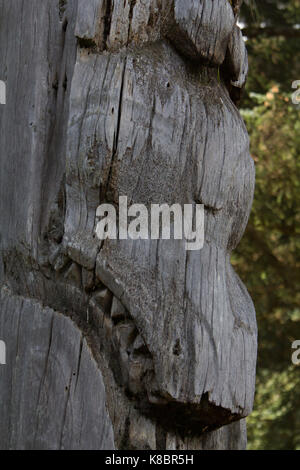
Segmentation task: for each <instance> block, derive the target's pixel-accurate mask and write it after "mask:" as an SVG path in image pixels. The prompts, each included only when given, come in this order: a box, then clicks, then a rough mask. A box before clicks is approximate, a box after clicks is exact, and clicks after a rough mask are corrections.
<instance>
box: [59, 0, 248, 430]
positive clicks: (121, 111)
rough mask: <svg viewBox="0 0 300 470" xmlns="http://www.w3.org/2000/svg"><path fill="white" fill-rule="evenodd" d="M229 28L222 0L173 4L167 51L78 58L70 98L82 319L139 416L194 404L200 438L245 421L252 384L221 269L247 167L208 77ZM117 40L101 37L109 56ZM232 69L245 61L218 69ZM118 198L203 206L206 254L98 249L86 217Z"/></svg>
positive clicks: (181, 246) (226, 266) (73, 243)
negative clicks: (84, 298) (84, 305)
mask: <svg viewBox="0 0 300 470" xmlns="http://www.w3.org/2000/svg"><path fill="white" fill-rule="evenodd" d="M114 14H117V13H116V12H115V11H114V12H112V23H111V24H112V25H114V24H115V23H113V21H114ZM136 21H138V20H136ZM121 26H122V25H121ZM121 26H119V27H120V28H121ZM136 27H137V26H136ZM139 27H140V28H141V26H139ZM137 30H139V28H138V27H137ZM120 31H121V32H122V29H120ZM120 31H119V33H120ZM234 31H235V19H234V14H233V10H232V8H231V5H230V3H229V2H228V1H227V0H214V1H205V2H200V1H188V2H187V1H175V10H174V18H173V19H172V16H171V17H170V28H168V33H167V34H168V37H169V38H171V40H172V42H173V45H174V46H175V49H174V48H173V46H171V45H170V43H169V42H168V41H165V40H161V41H159V42H157V43H155V44H152V43H150V44H149V43H145V44H144V45H141V44H139V46H138V47H137V46H136V47H135V46H134V44H132V46H131V47H130V48H129V49H121V50H119V51H118V52H117V53H114V54H112V53H111V54H108V53H101V54H100V53H98V54H97V53H94V54H88V53H87V51H86V50H85V49H82V50H81V54H80V56H79V57H78V60H77V64H76V68H75V72H74V77H73V82H72V84H71V92H70V93H71V95H70V100H71V105H70V116H69V128H68V140H67V177H66V182H67V185H66V188H67V193H66V194H67V199H66V204H67V211H66V220H65V236H64V242H63V243H64V246H65V247H66V251H67V253H68V256H70V258H71V259H73V261H75V262H76V263H77V264H79V265H80V266H82V267H83V269H84V275H85V278H86V279H87V278H88V276H90V278H91V279H93V276H94V271H95V274H96V279H97V281H96V282H95V281H92V282H91V284H90V285H88V284H87V285H86V290H87V292H88V296H89V297H88V299H89V300H88V308H89V309H90V315H91V321H92V322H94V324H96V325H101V326H100V328H99V336H100V337H101V338H103V341H104V343H105V344H106V346H105V348H107V350H109V351H110V354H114V355H115V357H116V361H115V366H113V369H114V373H115V375H116V376H118V379H119V380H120V381H121V382H122V384H123V385H124V386H125V387H126V388H127V389H128V390H129V391H130V393H132V394H133V395H134V396H135V397H136V399H137V400H138V401H139V402H140V404H141V406H146V408H147V407H149V406H152V405H156V407H157V408H158V409H160V407H162V406H165V407H169V408H170V409H172V408H173V407H174V408H175V409H176V412H178V419H179V420H181V421H182V422H183V423H184V421H185V417H186V413H188V412H190V411H189V410H191V405H192V408H193V407H194V412H195V418H194V419H195V423H196V425H197V426H198V427H199V426H200V427H201V426H202V427H203V429H204V428H205V429H214V428H216V427H218V426H220V425H222V424H227V423H229V422H230V421H232V420H234V419H237V418H240V417H241V416H245V415H247V414H248V413H249V411H250V410H251V407H252V400H253V389H254V377H255V353H254V351H256V322H255V312H254V309H253V305H252V302H251V299H250V298H249V295H248V293H247V291H246V289H245V287H244V286H243V284H242V283H241V281H240V280H239V278H238V277H237V275H236V274H235V273H234V271H233V269H232V267H231V265H230V254H231V250H232V249H233V248H234V247H235V246H236V245H237V243H238V241H239V239H240V237H241V235H242V234H243V231H244V229H245V226H246V223H247V219H248V216H249V212H250V208H251V203H252V195H253V188H254V166H253V162H252V160H251V158H250V155H249V148H248V147H249V144H248V136H247V132H246V129H245V127H244V124H243V122H242V119H241V117H240V115H239V113H238V110H237V109H236V107H235V106H234V104H233V103H232V101H231V99H230V97H229V94H228V91H227V90H226V87H225V85H224V83H223V81H222V80H221V78H220V72H218V69H217V68H216V66H217V65H221V64H223V63H224V64H225V62H224V60H225V56H226V52H227V51H228V47H229V44H230V40H231V35H233V32H234ZM120 34H121V33H120ZM145 34H146V33H145ZM114 35H115V36H114ZM114 37H118V35H117V34H116V29H113V28H112V27H111V37H110V36H109V37H108V39H107V41H108V42H107V44H110V47H111V48H112V49H113V44H114V43H113V38H114ZM176 49H177V50H178V51H179V52H177V51H176ZM233 49H234V48H233ZM234 50H236V49H234ZM191 58H193V61H191ZM239 60H240V61H241V62H242V61H245V54H244V51H243V54H241V55H240V56H238V57H232V60H231V62H230V61H229V62H228V63H229V64H232V63H234V64H235V65H236V64H237V63H238V61H239ZM203 63H204V64H206V65H203ZM243 64H244V62H243ZM228 68H229V72H230V73H231V70H232V67H231V66H230V65H228ZM241 69H242V65H240V70H241ZM233 78H234V79H236V76H235V77H233ZM119 196H127V197H128V201H130V204H133V203H140V204H145V205H146V206H147V207H150V205H151V204H165V203H167V204H170V205H171V204H174V203H179V204H181V205H183V204H186V203H192V204H197V203H202V204H204V205H205V243H204V247H203V249H202V250H200V251H196V252H192V251H190V252H189V251H186V249H185V242H184V240H183V241H180V240H179V241H178V240H176V241H174V240H139V241H132V240H123V241H121V240H116V241H114V240H106V241H105V242H104V243H102V244H100V243H99V241H97V240H96V238H95V233H94V232H95V224H96V219H95V213H96V208H97V206H98V205H99V204H101V203H104V202H106V203H113V204H115V205H116V206H117V205H118V200H119ZM84 295H86V294H84ZM99 318H100V320H99ZM101 335H102V336H101ZM116 364H118V365H116ZM120 371H121V372H120ZM249 390H250V392H249ZM201 400H202V401H201ZM200 402H201V404H200ZM187 405H188V406H187ZM151 412H153V410H152V409H151ZM201 429H202V428H201Z"/></svg>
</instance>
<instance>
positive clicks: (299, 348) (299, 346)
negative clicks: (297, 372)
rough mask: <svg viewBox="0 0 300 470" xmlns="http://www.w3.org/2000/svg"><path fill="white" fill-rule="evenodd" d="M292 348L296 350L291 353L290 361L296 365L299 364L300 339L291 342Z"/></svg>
mask: <svg viewBox="0 0 300 470" xmlns="http://www.w3.org/2000/svg"><path fill="white" fill-rule="evenodd" d="M292 349H296V351H294V352H293V354H292V363H293V364H294V365H295V366H298V365H299V364H300V340H299V339H298V340H296V341H294V342H293V344H292Z"/></svg>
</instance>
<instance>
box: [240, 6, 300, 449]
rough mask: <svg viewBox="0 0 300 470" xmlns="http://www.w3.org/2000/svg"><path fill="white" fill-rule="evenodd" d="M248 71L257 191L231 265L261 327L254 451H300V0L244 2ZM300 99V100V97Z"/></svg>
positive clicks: (246, 103) (246, 107) (246, 111)
mask: <svg viewBox="0 0 300 470" xmlns="http://www.w3.org/2000/svg"><path fill="white" fill-rule="evenodd" d="M240 21H241V23H242V25H243V27H244V29H243V34H244V35H245V36H246V37H247V47H248V53H249V62H250V75H249V79H248V84H247V89H246V92H245V96H244V99H243V102H242V114H243V117H244V119H245V121H246V125H247V127H248V131H249V134H250V138H251V154H252V157H253V159H254V161H255V163H256V191H255V199H254V205H253V210H252V215H251V218H250V221H249V225H248V228H247V231H246V234H245V236H244V238H243V240H242V242H241V244H240V245H239V248H238V250H237V252H236V253H235V254H234V256H233V260H232V261H233V264H234V265H235V267H236V269H237V271H238V272H239V274H240V276H241V277H242V279H243V281H244V282H245V284H246V285H247V287H248V290H249V292H250V294H251V296H252V298H253V300H254V303H255V307H256V311H257V319H258V326H259V351H258V369H257V392H256V399H255V408H254V412H253V414H252V415H251V417H250V418H248V430H249V449H298V450H300V366H296V365H293V364H292V361H291V355H292V352H293V350H292V349H291V345H292V342H293V341H294V340H300V291H299V280H300V238H299V232H300V214H299V207H300V158H299V157H300V104H299V105H295V104H293V103H292V93H293V92H294V91H295V90H293V89H292V83H293V82H294V81H295V80H300V0H281V1H274V0H263V1H261V0H259V1H258V0H257V1H256V2H255V1H252V0H251V1H246V0H245V2H244V5H243V9H242V13H241V17H240ZM299 103H300V101H299Z"/></svg>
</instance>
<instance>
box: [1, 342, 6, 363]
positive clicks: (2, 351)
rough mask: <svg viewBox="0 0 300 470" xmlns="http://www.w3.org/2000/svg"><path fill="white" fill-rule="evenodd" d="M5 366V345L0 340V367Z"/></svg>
mask: <svg viewBox="0 0 300 470" xmlns="http://www.w3.org/2000/svg"><path fill="white" fill-rule="evenodd" d="M5 364H6V345H5V343H4V341H2V340H0V365H1V366H4V365H5Z"/></svg>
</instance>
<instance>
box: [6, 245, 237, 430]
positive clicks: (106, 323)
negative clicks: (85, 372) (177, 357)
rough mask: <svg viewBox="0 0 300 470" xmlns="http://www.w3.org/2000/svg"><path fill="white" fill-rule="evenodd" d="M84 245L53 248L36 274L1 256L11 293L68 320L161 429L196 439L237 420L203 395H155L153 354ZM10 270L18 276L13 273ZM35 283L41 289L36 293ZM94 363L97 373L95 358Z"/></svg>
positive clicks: (11, 257)
mask: <svg viewBox="0 0 300 470" xmlns="http://www.w3.org/2000/svg"><path fill="white" fill-rule="evenodd" d="M87 246H88V244H87V243H81V244H78V243H76V242H75V243H72V242H69V243H67V244H66V243H64V242H63V243H61V244H60V245H56V246H55V249H52V255H51V256H50V258H49V260H48V261H47V262H45V263H44V264H42V263H41V264H40V267H39V268H38V269H33V267H32V266H30V263H28V259H27V260H24V256H23V255H20V254H16V253H14V254H12V253H9V254H7V256H6V257H5V259H6V272H7V273H8V274H10V276H9V277H10V281H11V283H12V284H13V290H14V291H15V292H16V293H18V294H20V295H24V294H25V295H26V296H29V297H33V298H36V299H38V300H42V301H43V303H44V304H46V305H47V306H49V307H51V308H52V309H54V310H57V311H60V312H62V313H64V314H65V315H68V316H71V317H72V318H73V320H74V321H75V322H76V323H77V324H78V326H79V327H80V329H81V331H82V332H83V334H84V335H85V336H86V338H87V341H88V343H89V344H90V346H91V349H92V350H93V352H94V350H95V351H96V350H99V349H100V351H101V354H102V355H103V356H105V357H106V360H107V363H108V365H109V368H110V370H111V371H112V373H113V376H114V380H115V382H116V384H117V386H118V387H120V388H121V389H122V390H124V392H125V393H126V395H127V397H128V398H129V399H130V400H131V401H132V402H133V406H134V407H136V408H138V409H139V410H140V411H141V412H142V413H144V414H145V415H147V416H149V418H150V419H155V420H157V421H158V422H160V423H161V425H162V426H163V427H164V428H165V429H167V430H172V429H173V430H174V429H178V430H184V432H187V431H189V432H193V433H194V434H202V433H204V432H210V431H213V430H215V429H218V428H220V427H221V426H223V425H226V424H228V423H230V422H233V421H236V420H239V419H241V415H240V414H234V413H232V411H230V410H226V409H224V408H222V407H220V406H216V405H214V404H213V403H211V401H209V396H208V393H205V394H204V395H203V396H202V397H199V400H197V402H196V401H195V402H193V403H192V402H189V401H185V402H182V401H180V400H176V399H174V398H173V397H172V396H170V395H169V394H168V393H167V392H162V391H161V389H160V388H159V386H158V384H157V372H158V371H156V370H155V367H156V365H155V361H154V358H153V355H152V354H151V352H150V350H149V347H148V345H147V343H146V341H145V339H144V337H143V335H142V332H141V331H140V330H139V328H138V327H137V325H136V322H135V320H134V318H133V316H132V314H131V312H130V311H129V310H128V309H127V308H126V306H125V304H124V302H123V301H122V300H123V296H122V293H121V292H118V282H117V279H110V278H109V277H108V276H109V275H110V274H109V273H108V270H106V268H105V266H104V267H103V266H102V267H101V269H99V268H98V269H96V261H95V259H96V258H95V251H93V250H90V249H89V248H90V247H89V248H88V249H87V248H86V247H87ZM83 247H85V248H83ZM49 251H50V250H49ZM98 251H99V247H98ZM92 253H93V255H92ZM16 257H17V259H16ZM96 257H97V254H96ZM16 266H19V269H20V271H21V272H19V273H16V269H17V268H16ZM20 276H22V277H26V292H24V291H23V292H22V291H20V289H22V287H21V288H20V286H22V285H23V283H22V282H19V281H18V279H19V278H20ZM113 283H115V284H113ZM41 284H42V285H43V289H39V286H40V285H41ZM18 291H19V292H18ZM40 291H43V296H44V298H43V299H41V298H40V294H39V292H40ZM125 303H126V302H125ZM96 343H98V344H96ZM177 349H178V351H177V350H176V345H175V347H174V351H173V354H180V345H177ZM103 356H102V357H103ZM98 364H99V367H100V368H101V366H102V364H101V358H100V360H98ZM104 375H105V374H104ZM104 380H105V377H104Z"/></svg>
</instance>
